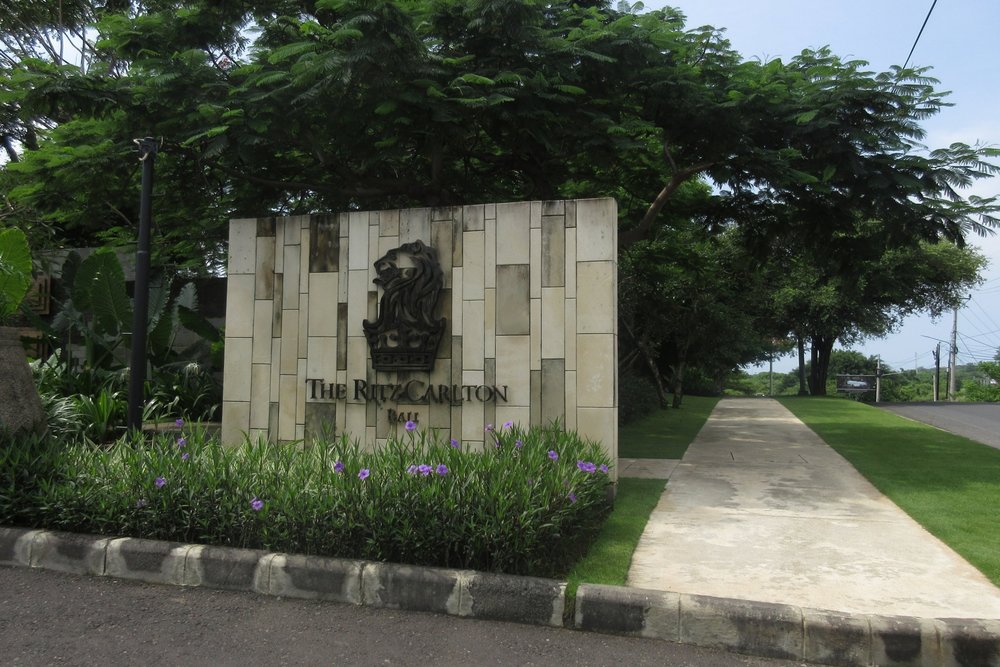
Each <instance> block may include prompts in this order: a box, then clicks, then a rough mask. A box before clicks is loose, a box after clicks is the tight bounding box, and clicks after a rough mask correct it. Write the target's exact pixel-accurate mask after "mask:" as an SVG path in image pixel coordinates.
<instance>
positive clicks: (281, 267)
mask: <svg viewBox="0 0 1000 667" xmlns="http://www.w3.org/2000/svg"><path fill="white" fill-rule="evenodd" d="M282 220H284V218H278V219H277V221H276V223H275V233H274V272H275V273H276V274H278V275H281V274H282V273H284V272H285V252H284V248H285V226H284V224H282V222H281V221H282ZM275 289H277V286H275Z"/></svg>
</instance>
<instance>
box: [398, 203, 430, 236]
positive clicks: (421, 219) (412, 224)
mask: <svg viewBox="0 0 1000 667" xmlns="http://www.w3.org/2000/svg"><path fill="white" fill-rule="evenodd" d="M399 240H400V242H401V243H411V242H413V241H423V242H424V243H430V241H431V210H430V209H429V208H406V209H403V210H401V211H400V212H399Z"/></svg>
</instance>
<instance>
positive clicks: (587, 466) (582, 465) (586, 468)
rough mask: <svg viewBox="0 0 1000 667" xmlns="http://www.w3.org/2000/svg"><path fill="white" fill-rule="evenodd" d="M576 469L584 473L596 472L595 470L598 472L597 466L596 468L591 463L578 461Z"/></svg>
mask: <svg viewBox="0 0 1000 667" xmlns="http://www.w3.org/2000/svg"><path fill="white" fill-rule="evenodd" d="M576 467H577V468H579V469H580V470H582V471H583V472H594V471H595V470H597V466H595V465H594V464H593V463H591V462H590V461H577V462H576Z"/></svg>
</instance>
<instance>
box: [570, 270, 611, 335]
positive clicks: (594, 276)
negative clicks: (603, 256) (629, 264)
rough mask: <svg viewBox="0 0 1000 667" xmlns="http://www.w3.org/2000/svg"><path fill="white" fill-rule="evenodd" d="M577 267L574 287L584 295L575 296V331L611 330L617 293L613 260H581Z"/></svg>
mask: <svg viewBox="0 0 1000 667" xmlns="http://www.w3.org/2000/svg"><path fill="white" fill-rule="evenodd" d="M576 267H577V268H576V270H577V289H578V290H579V293H580V294H585V295H586V298H581V299H577V304H576V317H577V320H576V329H577V331H578V332H580V333H582V334H585V333H614V332H615V314H616V313H615V295H616V293H617V286H616V285H615V272H614V270H615V267H614V262H580V263H578V264H577V265H576Z"/></svg>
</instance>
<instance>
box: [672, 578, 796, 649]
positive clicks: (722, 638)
mask: <svg viewBox="0 0 1000 667" xmlns="http://www.w3.org/2000/svg"><path fill="white" fill-rule="evenodd" d="M680 599H681V619H680V627H681V630H680V641H681V643H682V644H694V645H695V646H705V647H709V648H719V649H724V650H727V651H733V652H735V653H745V654H747V655H758V656H763V657H767V658H781V659H786V660H795V659H798V658H800V657H801V656H802V654H803V641H802V610H801V609H799V608H798V607H793V606H791V605H785V604H773V603H770V602H750V601H747V600H734V599H730V598H716V597H708V596H705V595H684V594H682V595H681V596H680Z"/></svg>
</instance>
